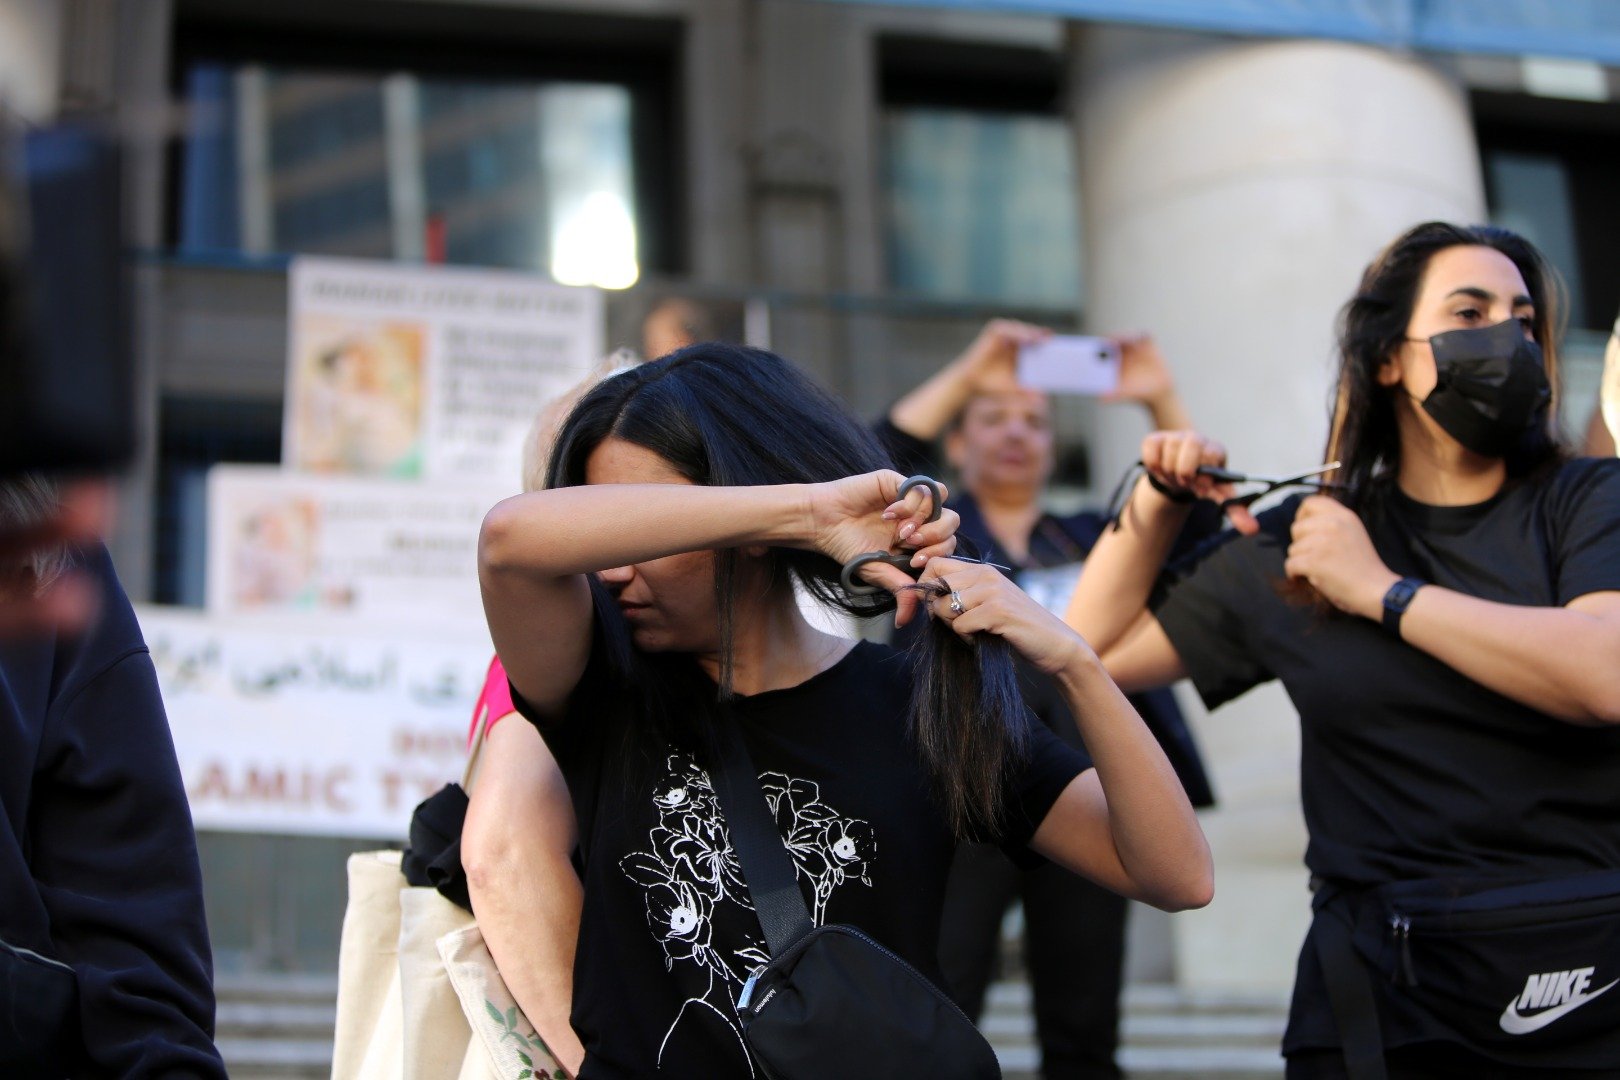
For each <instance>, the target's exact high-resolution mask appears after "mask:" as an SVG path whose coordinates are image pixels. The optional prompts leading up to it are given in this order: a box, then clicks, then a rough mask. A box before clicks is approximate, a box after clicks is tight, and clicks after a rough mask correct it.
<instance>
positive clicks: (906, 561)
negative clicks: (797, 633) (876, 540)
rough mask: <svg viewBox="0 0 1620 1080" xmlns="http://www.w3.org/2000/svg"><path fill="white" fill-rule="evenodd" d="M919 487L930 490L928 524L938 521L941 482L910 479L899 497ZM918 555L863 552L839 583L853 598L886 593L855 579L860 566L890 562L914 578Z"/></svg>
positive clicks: (941, 503) (941, 505)
mask: <svg viewBox="0 0 1620 1080" xmlns="http://www.w3.org/2000/svg"><path fill="white" fill-rule="evenodd" d="M920 487H926V488H927V489H928V496H929V501H930V503H931V505H932V510H931V511H930V512H929V515H928V521H930V522H934V521H938V520H939V513H940V511H941V510H942V509H944V500H943V499H941V497H940V495H941V492H940V490H939V483H938V482H937V481H935V480H934V479H933V478H932V477H928V476H913V477H909V478H908V479H907V480H906V482H905V483H903V484H901V485H900V494H899V496H898V498H899V499H903V498H905V497H906V495H907V493H908V492H910V491H912V490H913V489H914V488H920ZM916 554H917V553H916V552H915V551H902V552H899V553H895V552H890V551H863V552H861V554H859V555H857V556H855V557H854V558H853V559H851V560H849V562H847V563H845V564H844V569H843V572H842V573H840V574H839V577H838V580H839V583H840V584H841V585H843V587H844V591H845V592H847V593H849V594H850V595H851V596H871V595H872V594H873V593H880V592H885V591H887V590H885V589H884V588H883V586H881V585H864V584H861V583H860V582H859V581H858V580H856V576H857V575H858V574H859V573H860V570H861V567H863V566H865V565H867V564H868V563H887V564H888V565H890V566H893V567H896V568H898V569H900V570H904V571H905V572H906V573H908V574H910V575H911V576H912V577H916V576H917V574H918V573H919V570H918V568H917V567H915V566H912V565H911V560H912V558H913V557H915V556H916ZM951 558H953V559H959V560H961V561H962V562H976V563H984V565H986V566H994V567H995V568H996V569H997V570H1008V569H1009V568H1008V567H1005V566H1001V565H999V564H997V563H993V562H987V561H986V560H984V559H973V558H969V557H968V556H966V555H952V556H951ZM1009 572H1010V571H1009Z"/></svg>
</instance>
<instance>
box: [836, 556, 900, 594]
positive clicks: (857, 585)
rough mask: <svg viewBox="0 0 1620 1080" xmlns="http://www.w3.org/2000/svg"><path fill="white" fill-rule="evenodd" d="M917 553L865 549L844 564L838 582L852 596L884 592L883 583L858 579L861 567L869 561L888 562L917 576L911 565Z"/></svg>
mask: <svg viewBox="0 0 1620 1080" xmlns="http://www.w3.org/2000/svg"><path fill="white" fill-rule="evenodd" d="M915 554H916V552H914V551H913V552H905V553H902V554H899V555H896V554H893V553H891V552H887V551H863V552H862V553H861V554H859V555H857V556H855V557H854V558H853V559H851V560H849V562H847V563H845V564H844V569H843V571H842V572H841V573H840V574H839V575H838V583H839V584H840V585H842V586H843V587H844V591H845V592H847V593H849V594H850V595H851V596H871V595H872V594H873V593H880V592H884V591H885V590H884V588H883V586H881V585H865V584H862V583H861V582H859V581H857V580H856V575H857V574H859V573H860V570H861V567H863V566H865V565H866V564H867V563H875V562H880V563H888V564H889V565H890V566H894V567H898V568H899V569H901V570H904V571H905V572H906V573H908V574H911V575H913V576H915V575H916V573H917V571H916V569H915V568H913V567H912V565H911V557H912V556H913V555H915Z"/></svg>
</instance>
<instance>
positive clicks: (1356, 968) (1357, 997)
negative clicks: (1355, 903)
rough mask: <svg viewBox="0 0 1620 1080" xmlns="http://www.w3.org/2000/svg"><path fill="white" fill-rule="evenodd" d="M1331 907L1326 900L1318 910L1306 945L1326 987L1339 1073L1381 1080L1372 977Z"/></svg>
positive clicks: (1381, 1042)
mask: <svg viewBox="0 0 1620 1080" xmlns="http://www.w3.org/2000/svg"><path fill="white" fill-rule="evenodd" d="M1331 906H1332V899H1331V898H1330V899H1329V901H1328V903H1326V904H1323V905H1320V906H1319V907H1318V908H1317V912H1316V919H1315V925H1314V926H1312V927H1311V940H1312V941H1313V942H1314V943H1315V947H1316V955H1317V958H1318V959H1319V960H1320V961H1321V962H1322V980H1323V981H1324V982H1325V983H1327V992H1328V1001H1329V1002H1331V1003H1332V1006H1333V1019H1334V1021H1335V1023H1336V1024H1337V1026H1338V1029H1339V1045H1340V1047H1341V1048H1342V1049H1343V1051H1344V1071H1345V1073H1346V1075H1347V1076H1349V1078H1350V1080H1386V1077H1387V1075H1388V1074H1387V1072H1386V1070H1385V1068H1384V1037H1383V1033H1382V1032H1381V1031H1380V1030H1379V1026H1378V1003H1377V1002H1376V1001H1374V1000H1373V988H1372V977H1371V976H1370V975H1368V974H1367V966H1366V965H1365V964H1364V963H1362V961H1361V957H1360V956H1358V955H1356V947H1355V945H1354V944H1353V943H1352V941H1351V938H1350V925H1349V924H1348V923H1347V922H1345V920H1344V918H1342V917H1341V914H1342V913H1341V912H1338V911H1333V910H1330V908H1331ZM1341 906H1342V905H1341Z"/></svg>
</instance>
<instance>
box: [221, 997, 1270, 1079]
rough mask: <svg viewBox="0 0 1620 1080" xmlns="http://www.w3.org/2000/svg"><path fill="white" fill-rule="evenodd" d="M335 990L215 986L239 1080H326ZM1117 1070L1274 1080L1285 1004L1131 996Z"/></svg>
mask: <svg viewBox="0 0 1620 1080" xmlns="http://www.w3.org/2000/svg"><path fill="white" fill-rule="evenodd" d="M336 990H337V982H336V980H335V979H333V978H332V977H330V976H313V977H312V976H286V975H276V976H263V977H258V978H253V979H237V980H230V979H227V980H221V982H220V983H219V986H218V995H219V1019H218V1032H219V1036H218V1041H219V1047H220V1052H221V1053H222V1054H223V1055H224V1057H225V1062H226V1065H227V1067H228V1069H229V1071H230V1075H231V1076H232V1077H233V1078H236V1080H315V1078H317V1077H320V1078H324V1077H327V1076H328V1075H329V1074H330V1071H331V1063H332V1028H333V1024H334V1022H335V1020H336V1003H335V998H336ZM1030 1004H1031V995H1030V989H1029V986H1028V985H1027V984H1025V983H1022V982H1000V983H996V984H995V985H994V986H992V987H991V988H990V992H989V995H988V997H987V1000H986V1007H985V1016H984V1019H983V1022H982V1029H983V1030H984V1032H985V1036H986V1038H988V1039H989V1040H990V1043H991V1045H992V1046H993V1047H995V1050H996V1055H997V1057H998V1058H1000V1059H1001V1062H1002V1069H1003V1070H1004V1072H1005V1075H1006V1080H1035V1078H1036V1076H1037V1070H1038V1068H1039V1056H1040V1055H1039V1051H1038V1049H1037V1047H1036V1045H1035V1032H1034V1019H1033V1017H1032V1015H1031V1013H1030ZM1121 1005H1122V1015H1121V1021H1120V1040H1121V1046H1120V1052H1119V1063H1120V1066H1121V1067H1122V1068H1123V1069H1124V1070H1125V1071H1126V1073H1127V1075H1128V1076H1129V1077H1130V1080H1196V1078H1202V1077H1207V1078H1210V1080H1275V1078H1276V1077H1279V1076H1281V1075H1282V1072H1283V1060H1282V1057H1281V1055H1280V1054H1279V1053H1278V1050H1277V1047H1278V1045H1279V1044H1280V1043H1281V1041H1282V1031H1283V1026H1284V1023H1285V1021H1286V1019H1287V1000H1286V995H1279V994H1271V993H1259V992H1247V991H1219V992H1214V991H1201V992H1200V991H1189V990H1184V989H1182V988H1179V987H1175V986H1161V985H1138V986H1131V987H1127V988H1126V990H1125V994H1124V998H1123V1001H1122V1003H1121Z"/></svg>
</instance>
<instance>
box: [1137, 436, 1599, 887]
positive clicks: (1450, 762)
mask: <svg viewBox="0 0 1620 1080" xmlns="http://www.w3.org/2000/svg"><path fill="white" fill-rule="evenodd" d="M1298 505H1299V499H1294V500H1291V501H1289V502H1287V503H1285V504H1283V505H1281V506H1279V507H1277V508H1276V509H1274V510H1270V511H1268V512H1266V513H1264V514H1262V515H1260V522H1261V531H1260V533H1259V534H1258V535H1255V536H1251V537H1243V538H1235V537H1226V538H1223V539H1222V540H1221V541H1217V542H1215V543H1213V544H1212V545H1211V546H1210V547H1208V548H1206V549H1205V550H1204V551H1202V552H1200V553H1199V554H1198V555H1197V556H1195V557H1194V559H1193V560H1190V562H1189V564H1184V565H1183V566H1181V567H1178V568H1176V569H1175V570H1173V571H1172V572H1171V573H1170V574H1169V575H1167V581H1166V583H1165V586H1164V588H1163V589H1162V591H1161V593H1160V594H1159V595H1157V596H1156V597H1155V599H1154V605H1153V606H1154V612H1155V614H1156V615H1157V617H1158V620H1159V623H1160V625H1161V626H1163V628H1164V631H1165V633H1166V634H1167V635H1168V636H1169V638H1170V641H1171V643H1172V644H1173V645H1174V646H1175V648H1176V651H1177V653H1178V654H1179V655H1180V657H1181V660H1182V663H1183V665H1184V666H1185V667H1186V669H1187V672H1188V674H1189V675H1190V676H1191V677H1192V680H1193V682H1194V684H1195V685H1196V686H1197V688H1198V691H1199V693H1200V694H1202V695H1203V698H1204V701H1205V702H1206V703H1207V704H1208V705H1209V706H1210V707H1212V708H1213V707H1215V706H1217V705H1220V704H1222V703H1223V702H1226V701H1230V700H1231V699H1232V698H1234V697H1237V696H1238V695H1239V694H1242V693H1244V692H1245V691H1247V690H1248V689H1250V688H1251V687H1253V686H1255V685H1256V684H1258V683H1261V682H1264V681H1266V680H1268V679H1272V678H1276V679H1280V680H1281V681H1282V683H1283V686H1284V687H1285V688H1286V689H1287V691H1288V695H1289V697H1290V698H1291V699H1292V700H1293V703H1294V706H1295V708H1297V709H1298V710H1299V716H1300V727H1301V741H1302V747H1301V755H1300V787H1301V795H1302V799H1303V802H1304V809H1305V822H1306V826H1307V829H1308V831H1309V834H1310V843H1309V847H1308V849H1307V851H1306V855H1305V862H1306V865H1307V866H1308V867H1309V868H1310V869H1311V871H1312V872H1313V873H1315V874H1317V875H1319V876H1321V877H1324V878H1330V879H1336V880H1339V881H1341V882H1347V883H1351V884H1377V883H1382V882H1387V881H1395V880H1407V879H1413V878H1425V877H1439V876H1452V877H1460V878H1473V879H1484V878H1505V877H1531V876H1539V875H1555V874H1562V873H1578V872H1581V871H1586V870H1594V869H1601V868H1611V867H1615V866H1620V729H1616V728H1590V727H1580V726H1577V725H1574V724H1569V723H1564V722H1561V721H1559V720H1557V719H1555V718H1552V717H1549V716H1546V715H1544V714H1543V713H1540V712H1538V711H1537V710H1535V709H1533V708H1531V707H1529V706H1527V705H1521V704H1519V703H1517V702H1514V701H1512V700H1510V699H1508V698H1506V697H1504V696H1502V695H1500V694H1497V693H1495V692H1494V691H1492V690H1488V689H1486V688H1485V687H1483V686H1481V685H1480V684H1479V683H1476V682H1474V681H1473V680H1472V679H1469V678H1468V677H1467V676H1465V675H1462V674H1460V673H1459V672H1457V671H1456V670H1454V669H1453V668H1451V667H1448V666H1447V665H1446V664H1443V663H1441V662H1440V661H1439V660H1436V659H1434V658H1433V657H1431V656H1429V655H1428V654H1427V653H1424V652H1422V651H1420V650H1418V649H1416V648H1414V647H1412V646H1410V645H1407V644H1405V643H1404V642H1402V641H1400V640H1399V639H1398V638H1396V637H1395V636H1394V635H1392V634H1390V633H1388V632H1387V631H1385V630H1384V629H1383V628H1382V626H1380V625H1379V624H1378V623H1376V622H1373V621H1371V620H1368V619H1362V618H1356V617H1353V616H1348V615H1342V614H1335V613H1324V612H1322V611H1320V610H1318V609H1317V608H1315V607H1313V606H1311V605H1309V604H1303V603H1300V602H1298V601H1295V600H1290V599H1285V597H1284V596H1283V595H1282V593H1280V592H1279V588H1278V587H1279V586H1280V585H1281V584H1282V582H1283V560H1284V557H1285V555H1286V552H1287V549H1288V543H1289V531H1290V527H1291V525H1292V522H1293V519H1294V513H1295V511H1296V510H1297V508H1298ZM1367 517H1368V532H1369V533H1370V535H1371V537H1372V541H1373V545H1374V546H1375V547H1376V548H1377V550H1378V554H1379V555H1380V556H1381V557H1382V558H1383V560H1384V562H1385V563H1386V564H1387V565H1388V566H1389V568H1390V569H1391V570H1393V571H1395V572H1396V573H1399V574H1402V575H1412V576H1416V577H1419V578H1422V579H1423V580H1425V581H1430V582H1433V583H1435V584H1437V585H1440V586H1443V587H1445V588H1448V589H1453V590H1456V591H1457V592H1461V593H1465V594H1467V595H1469V596H1474V597H1479V598H1481V599H1484V600H1491V601H1496V602H1500V603H1509V604H1524V605H1530V606H1540V607H1558V606H1563V605H1564V604H1566V603H1568V602H1569V601H1571V600H1573V599H1575V598H1576V597H1579V596H1584V595H1586V594H1588V593H1593V592H1601V591H1607V590H1616V589H1620V461H1617V460H1613V459H1610V460H1602V461H1599V460H1593V459H1581V460H1577V461H1573V462H1570V463H1568V464H1567V465H1564V466H1562V467H1561V468H1559V469H1558V470H1557V471H1556V472H1555V473H1554V474H1553V475H1551V476H1550V477H1548V478H1546V479H1545V480H1541V481H1538V482H1524V483H1517V484H1511V485H1510V486H1508V487H1506V488H1504V490H1503V491H1502V492H1501V493H1500V494H1498V495H1497V496H1496V497H1495V498H1493V499H1491V500H1490V501H1489V502H1485V503H1481V504H1479V505H1476V506H1460V507H1435V506H1426V505H1423V504H1420V503H1417V502H1415V501H1414V500H1412V499H1409V498H1407V497H1405V496H1404V495H1401V494H1400V493H1399V492H1398V491H1397V492H1391V493H1390V494H1389V495H1388V496H1387V497H1386V498H1385V499H1384V500H1383V503H1382V506H1381V508H1380V509H1379V510H1378V511H1375V512H1371V513H1369V514H1368V515H1367Z"/></svg>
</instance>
